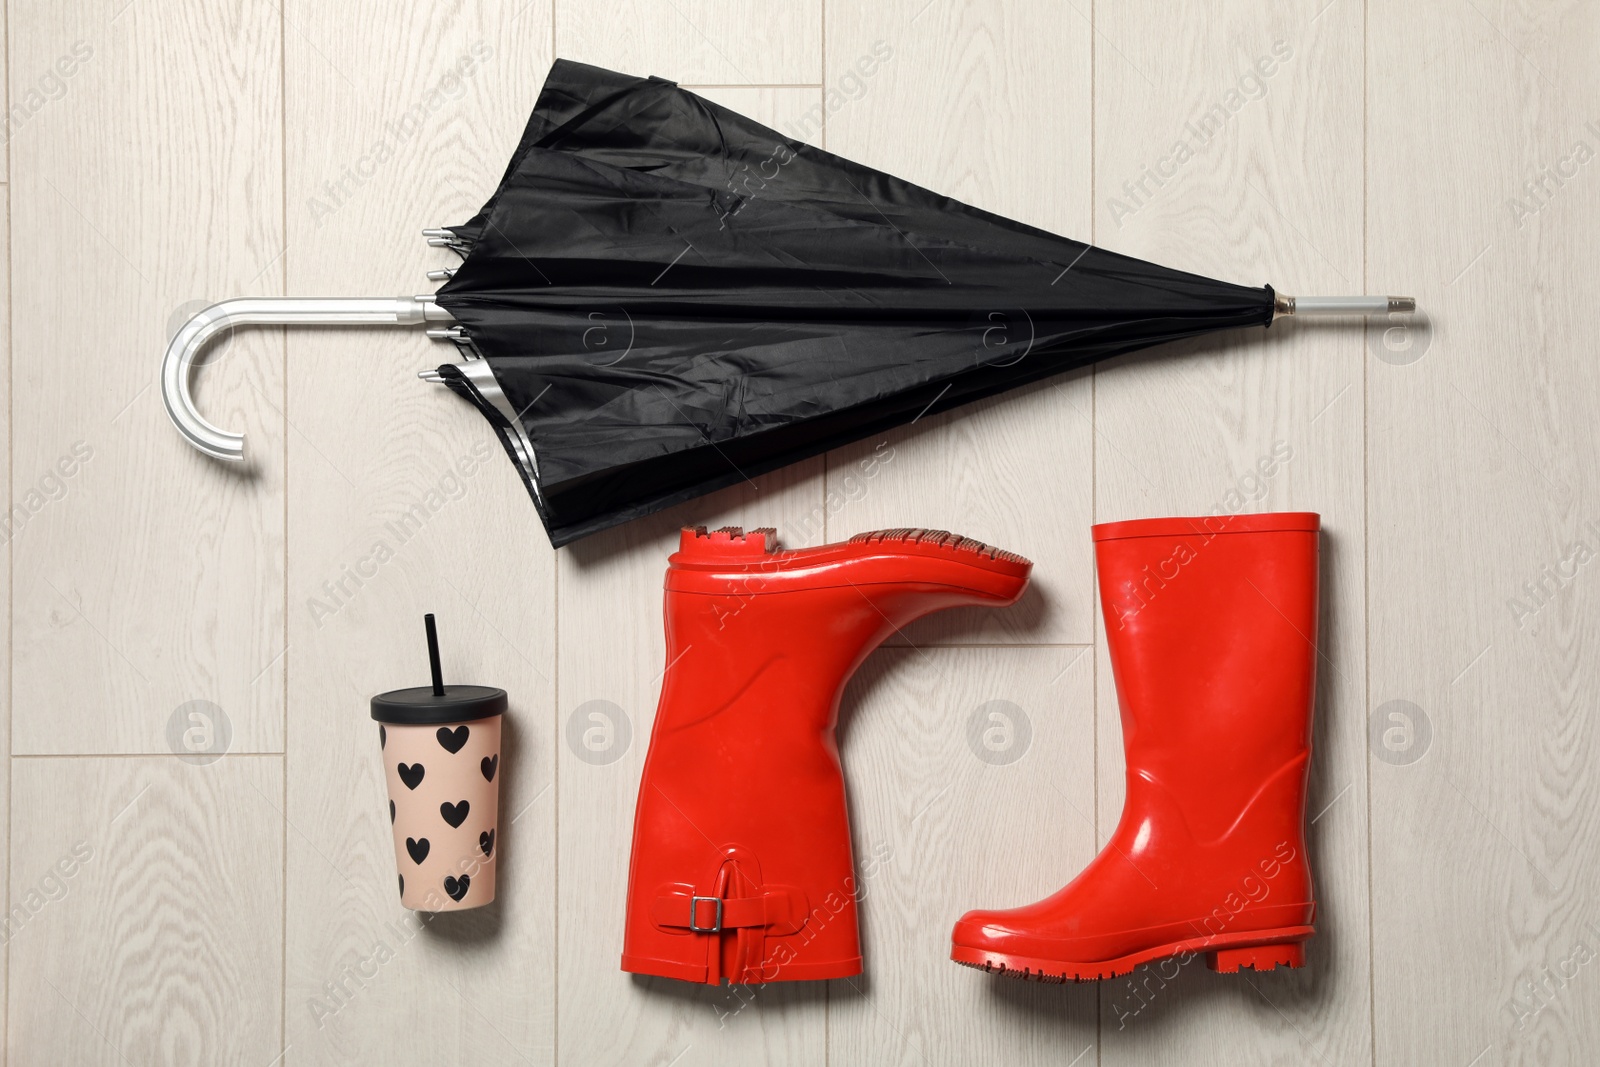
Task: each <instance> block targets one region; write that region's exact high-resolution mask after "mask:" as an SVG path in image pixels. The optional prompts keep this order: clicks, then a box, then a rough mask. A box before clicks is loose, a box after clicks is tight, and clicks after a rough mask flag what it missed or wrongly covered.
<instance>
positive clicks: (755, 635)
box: [622, 512, 1319, 983]
mask: <svg viewBox="0 0 1600 1067" xmlns="http://www.w3.org/2000/svg"><path fill="white" fill-rule="evenodd" d="M1318 528H1319V519H1318V516H1317V515H1315V514H1311V513H1301V512H1295V513H1284V514H1271V515H1250V516H1228V517H1210V518H1173V519H1142V520H1136V521H1131V522H1117V523H1109V524H1104V525H1100V526H1096V527H1094V540H1095V553H1096V561H1097V566H1098V570H1099V578H1100V599H1101V605H1102V609H1103V611H1104V613H1105V624H1106V637H1107V642H1108V645H1109V650H1110V656H1111V666H1112V671H1113V674H1114V675H1115V678H1116V685H1117V696H1118V700H1119V703H1120V705H1121V712H1122V736H1123V751H1124V755H1125V757H1126V763H1127V793H1126V799H1125V800H1124V804H1123V811H1122V819H1121V821H1120V822H1119V823H1118V825H1117V828H1116V831H1115V832H1114V833H1113V834H1112V835H1111V839H1110V840H1109V841H1108V842H1107V844H1106V846H1105V848H1104V849H1103V850H1102V851H1101V852H1100V854H1099V855H1098V856H1096V857H1095V858H1094V860H1093V861H1092V862H1090V864H1089V866H1088V867H1087V868H1085V869H1084V870H1083V872H1082V873H1081V874H1079V875H1078V877H1077V878H1075V879H1074V880H1073V881H1072V882H1071V883H1070V884H1069V885H1067V886H1066V887H1065V888H1064V889H1062V890H1060V891H1059V892H1057V893H1055V894H1053V895H1052V896H1049V897H1047V898H1045V899H1044V900H1041V901H1039V902H1038V903H1036V904H1031V905H1028V906H1026V907H1020V908H1012V909H1009V910H997V911H972V912H968V913H967V914H966V915H965V916H963V917H962V918H961V920H960V921H959V922H958V923H957V924H956V927H955V931H954V934H953V939H952V940H953V950H952V952H951V958H952V959H954V960H956V961H957V962H958V963H964V964H968V965H971V966H974V967H981V968H984V969H986V970H989V971H992V972H997V973H1003V974H1011V975H1017V976H1021V977H1029V978H1036V979H1044V980H1053V981H1064V980H1068V979H1073V980H1083V979H1091V978H1109V977H1112V976H1114V975H1119V974H1124V973H1126V972H1128V971H1130V970H1132V969H1133V968H1134V967H1135V966H1137V965H1138V964H1140V963H1143V962H1145V961H1148V960H1155V959H1160V958H1163V957H1169V956H1184V957H1187V956H1188V955H1190V954H1195V953H1204V954H1205V955H1206V959H1207V962H1208V964H1209V965H1210V966H1211V967H1212V968H1213V969H1216V970H1222V971H1236V970H1238V969H1239V968H1240V967H1241V966H1249V967H1253V968H1255V969H1257V970H1263V969H1269V968H1272V967H1276V966H1279V965H1288V966H1291V967H1298V966H1301V965H1302V964H1303V963H1304V942H1305V940H1306V939H1307V938H1308V937H1310V936H1311V934H1312V933H1313V927H1312V922H1313V917H1314V912H1315V905H1314V903H1313V898H1312V884H1311V872H1310V868H1309V866H1308V864H1307V857H1306V845H1305V835H1304V818H1305V797H1306V775H1307V769H1308V763H1309V759H1310V752H1311V706H1312V692H1313V684H1314V674H1315V660H1316V636H1317V585H1318V582H1317V573H1318V571H1317V568H1318V562H1317V560H1318ZM774 540H775V538H774V532H773V531H771V530H752V531H750V532H748V533H744V532H741V531H739V530H737V529H726V530H718V531H715V532H711V533H708V532H706V531H705V530H704V529H692V530H685V531H684V532H683V535H682V541H681V544H680V547H679V550H678V552H677V553H676V554H674V555H673V556H672V558H671V560H670V562H669V565H668V569H667V577H666V636H667V652H666V654H667V669H666V672H665V674H664V677H663V684H662V691H661V703H660V706H659V708H658V710H657V712H656V720H655V726H654V730H653V732H652V734H651V739H650V750H649V754H648V755H647V757H646V760H645V766H644V772H643V777H642V779H641V781H640V786H639V801H638V809H637V812H636V814H635V821H634V837H633V857H632V864H631V868H630V871H629V885H628V914H627V928H626V935H625V941H624V947H623V956H622V969H623V970H625V971H631V972H634V973H638V974H652V975H661V976H665V977H668V978H677V979H682V980H684V981H690V982H707V983H719V982H721V981H724V980H726V981H731V982H737V983H757V982H773V981H790V980H798V979H823V978H842V977H848V976H851V975H855V974H858V973H860V971H861V949H860V940H859V937H858V935H857V928H856V902H857V897H858V895H859V894H858V888H859V887H858V886H857V884H856V876H855V871H854V866H853V862H852V858H851V850H850V831H849V824H848V820H847V813H846V805H845V791H844V777H843V774H842V772H841V770H840V765H839V751H838V746H837V744H836V741H835V735H834V726H835V722H836V719H837V715H838V709H839V698H840V694H841V691H842V690H843V688H844V685H845V683H846V681H847V680H848V679H849V678H850V676H851V674H852V673H854V671H855V670H856V668H857V667H858V666H860V664H861V662H862V660H864V659H865V658H866V656H867V655H868V654H869V653H870V652H871V651H872V650H873V649H874V648H876V647H877V646H878V645H879V644H880V643H881V642H882V641H883V640H884V639H885V638H887V637H888V636H889V635H891V634H893V633H894V632H895V631H897V630H898V629H900V628H901V627H903V626H905V625H906V624H907V623H909V622H911V621H912V620H914V619H917V618H919V617H921V616H923V615H927V614H929V613H930V612H934V611H939V610H941V609H944V608H950V607H956V606H958V605H974V604H988V605H996V606H999V605H1007V604H1012V603H1015V602H1016V601H1017V599H1018V598H1020V597H1021V596H1022V593H1023V590H1024V588H1025V586H1026V585H1027V581H1028V574H1029V571H1030V570H1031V569H1032V564H1031V563H1029V562H1028V561H1027V560H1025V559H1023V558H1022V557H1020V556H1017V555H1014V554H1012V553H1009V552H1003V551H1000V550H998V549H995V548H991V547H990V546H988V545H984V544H982V543H979V542H977V541H972V540H968V539H966V538H962V537H958V536H955V535H952V534H947V533H943V532H938V531H928V530H883V531H879V532H876V533H868V534H861V535H859V536H857V537H854V538H852V539H851V540H850V541H849V542H847V543H843V544H834V545H826V546H823V547H821V548H812V549H803V550H798V551H778V550H777V549H776V545H775V544H774ZM952 712H954V709H952ZM952 728H954V726H952ZM930 877H932V875H930Z"/></svg>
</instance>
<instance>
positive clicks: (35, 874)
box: [6, 756, 284, 1067]
mask: <svg viewBox="0 0 1600 1067" xmlns="http://www.w3.org/2000/svg"><path fill="white" fill-rule="evenodd" d="M11 763H12V769H11V770H12V820H11V848H12V855H13V857H14V860H15V862H13V864H12V867H11V878H10V886H11V899H12V902H13V907H14V908H15V907H17V906H18V905H19V904H20V905H21V906H22V907H23V909H24V911H25V912H26V913H27V914H26V915H25V916H19V915H17V914H16V913H15V912H13V914H12V916H11V919H12V922H13V928H12V929H11V931H10V938H9V941H8V942H7V950H8V954H9V959H10V967H11V973H12V974H13V975H16V976H26V977H25V979H24V980H23V981H20V982H18V981H13V982H12V984H11V991H10V1001H9V1010H8V1015H9V1020H10V1029H9V1032H8V1033H7V1035H6V1042H7V1048H8V1049H9V1053H10V1062H11V1063H15V1064H27V1063H41V1062H48V1063H71V1064H83V1065H84V1067H89V1065H91V1064H105V1065H107V1067H113V1065H125V1064H127V1063H162V1064H172V1065H174V1067H177V1065H194V1067H201V1065H206V1064H216V1063H266V1062H268V1061H270V1060H272V1059H273V1057H275V1056H277V1055H278V1054H279V1053H280V1052H281V1051H282V1049H283V1042H282V1039H281V1024H282V1017H281V1010H282V1000H281V995H282V988H283V986H282V976H283V970H282V960H283V957H282V945H283V895H282V894H283V881H282V877H281V871H282V869H283V859H284V855H283V822H282V819H281V818H280V816H279V814H278V804H279V802H280V800H281V798H282V795H283V767H282V758H281V757H279V756H225V757H223V758H222V759H221V760H219V761H217V762H213V763H210V764H207V765H203V766H197V765H194V764H191V763H187V762H184V761H183V760H180V759H177V758H174V757H171V756H159V757H144V758H121V759H118V758H99V759H92V758H77V759H57V758H33V759H25V758H17V759H13V760H12V761H11Z"/></svg>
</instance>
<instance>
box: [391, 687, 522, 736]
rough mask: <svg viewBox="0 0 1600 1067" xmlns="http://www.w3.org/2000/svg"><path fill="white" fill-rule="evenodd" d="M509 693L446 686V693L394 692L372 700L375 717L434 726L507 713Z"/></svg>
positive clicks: (424, 689)
mask: <svg viewBox="0 0 1600 1067" xmlns="http://www.w3.org/2000/svg"><path fill="white" fill-rule="evenodd" d="M505 710H506V691H505V690H504V689H496V688H494V687H493V686H487V685H447V686H445V687H444V693H443V694H439V693H435V692H434V691H433V687H432V686H428V685H419V686H417V687H415V688H413V689H391V690H389V692H387V693H379V694H378V695H377V696H375V697H373V698H372V717H373V718H374V719H376V720H378V721H379V722H387V723H398V724H400V725H403V726H435V725H438V724H440V723H447V722H472V721H473V720H474V719H487V718H489V717H490V716H493V715H501V714H504V712H505Z"/></svg>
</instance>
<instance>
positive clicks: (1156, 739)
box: [1094, 512, 1320, 837]
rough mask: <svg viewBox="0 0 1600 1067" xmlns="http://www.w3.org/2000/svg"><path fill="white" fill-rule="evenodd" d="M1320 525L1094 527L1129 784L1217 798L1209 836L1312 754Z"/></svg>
mask: <svg viewBox="0 0 1600 1067" xmlns="http://www.w3.org/2000/svg"><path fill="white" fill-rule="evenodd" d="M1319 526H1320V520H1319V517H1318V516H1317V515H1315V514H1312V513H1307V512H1288V513H1279V514H1268V515H1237V516H1212V517H1208V518H1173V519H1145V520H1137V521H1133V522H1118V523H1106V524H1102V525H1100V526H1096V527H1095V528H1094V537H1095V555H1096V561H1097V564H1098V569H1099V577H1100V597H1101V604H1102V607H1103V610H1104V614H1105V626H1106V640H1107V645H1108V647H1109V651H1110V656H1111V669H1112V674H1113V677H1114V678H1115V680H1116V687H1117V697H1118V704H1119V706H1120V709H1121V716H1122V734H1123V746H1124V751H1125V755H1126V759H1127V766H1128V774H1129V784H1130V788H1132V787H1133V785H1134V782H1133V779H1134V777H1135V776H1137V775H1144V776H1148V777H1151V778H1153V779H1154V780H1156V781H1159V782H1161V783H1163V784H1164V785H1165V786H1166V787H1167V788H1169V789H1171V790H1173V791H1174V792H1175V793H1176V794H1177V795H1179V796H1183V797H1196V796H1209V797H1211V798H1213V800H1214V803H1212V804H1209V805H1207V806H1205V808H1204V809H1203V810H1200V811H1197V812H1196V813H1195V814H1194V815H1193V818H1194V819H1195V820H1196V822H1197V825H1196V826H1195V830H1196V832H1197V833H1198V834H1200V835H1201V836H1202V837H1209V836H1214V835H1216V834H1219V833H1222V832H1223V831H1225V830H1226V829H1227V826H1228V824H1229V823H1230V822H1231V820H1232V818H1233V817H1234V815H1236V814H1237V813H1238V812H1239V811H1241V810H1243V808H1244V807H1245V805H1246V804H1247V803H1249V801H1250V799H1251V798H1252V797H1253V796H1254V795H1255V793H1256V791H1257V790H1258V789H1259V788H1261V787H1262V785H1263V784H1264V783H1263V775H1264V774H1267V773H1272V772H1276V771H1277V770H1279V769H1280V768H1282V767H1284V766H1285V765H1286V764H1288V763H1290V762H1291V761H1293V760H1295V759H1297V758H1299V759H1302V760H1303V759H1305V758H1306V757H1307V756H1308V754H1309V751H1310V744H1311V707H1312V701H1313V694H1314V689H1315V680H1316V658H1317V649H1316V640H1317V613H1318V597H1317V588H1318V537H1319V535H1318V529H1319ZM1301 777H1302V778H1303V772H1302V774H1301ZM1302 792H1303V790H1302Z"/></svg>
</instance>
